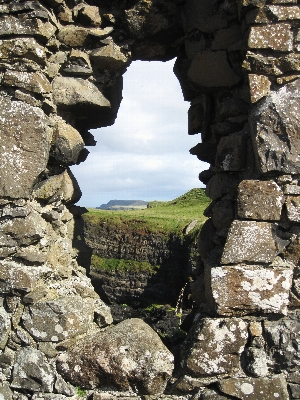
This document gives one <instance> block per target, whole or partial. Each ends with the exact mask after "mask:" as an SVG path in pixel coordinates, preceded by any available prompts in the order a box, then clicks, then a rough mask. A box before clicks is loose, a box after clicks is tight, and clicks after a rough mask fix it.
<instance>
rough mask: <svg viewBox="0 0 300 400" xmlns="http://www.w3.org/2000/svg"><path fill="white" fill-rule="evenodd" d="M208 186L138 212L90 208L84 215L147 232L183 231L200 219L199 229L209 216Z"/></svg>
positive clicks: (95, 221)
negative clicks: (192, 222)
mask: <svg viewBox="0 0 300 400" xmlns="http://www.w3.org/2000/svg"><path fill="white" fill-rule="evenodd" d="M209 202H210V200H209V198H208V197H206V195H205V191H204V189H200V188H196V189H192V190H190V191H189V192H187V193H185V194H184V195H182V196H180V197H178V198H176V199H174V200H171V201H166V202H163V201H153V202H151V203H149V205H148V208H147V209H144V210H134V211H123V210H119V211H110V210H99V209H89V212H88V213H86V214H85V215H84V219H85V221H86V222H87V223H91V224H93V225H94V224H97V225H98V224H101V225H103V224H109V225H110V226H114V227H117V226H120V227H122V229H125V230H126V226H127V227H128V228H130V229H137V230H142V231H147V232H149V233H151V232H153V233H154V232H155V233H165V234H167V235H168V234H170V233H174V234H176V235H180V234H183V231H184V229H185V227H186V226H187V225H188V224H189V223H190V222H191V221H193V220H197V225H196V226H195V228H198V229H199V228H200V227H201V226H202V225H203V223H204V221H205V219H206V218H205V217H204V216H203V211H204V210H205V208H206V207H207V206H208V205H209Z"/></svg>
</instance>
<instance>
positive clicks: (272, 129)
mask: <svg viewBox="0 0 300 400" xmlns="http://www.w3.org/2000/svg"><path fill="white" fill-rule="evenodd" d="M299 85H300V81H299V80H296V81H295V82H292V83H288V84H287V85H285V86H284V87H283V88H280V89H278V90H277V91H272V92H271V94H270V96H269V97H268V98H267V99H265V100H263V102H262V103H259V105H257V106H255V107H254V108H253V111H252V113H251V116H250V127H251V132H252V138H253V143H254V149H255V155H256V159H257V163H258V166H259V169H260V171H261V172H262V173H267V172H272V171H279V172H281V173H293V174H296V173H299V171H300V169H299V165H300V159H299V138H298V136H299V135H298V126H299V122H298V119H299V102H298V92H299Z"/></svg>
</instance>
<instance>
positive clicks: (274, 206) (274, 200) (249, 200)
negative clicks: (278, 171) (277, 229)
mask: <svg viewBox="0 0 300 400" xmlns="http://www.w3.org/2000/svg"><path fill="white" fill-rule="evenodd" d="M283 202H284V196H283V193H282V191H281V189H280V188H279V186H278V185H277V184H276V183H275V182H274V181H257V180H252V181H242V182H241V183H240V185H239V188H238V199H237V206H238V216H239V218H246V219H253V220H259V221H279V220H280V216H281V210H282V205H283Z"/></svg>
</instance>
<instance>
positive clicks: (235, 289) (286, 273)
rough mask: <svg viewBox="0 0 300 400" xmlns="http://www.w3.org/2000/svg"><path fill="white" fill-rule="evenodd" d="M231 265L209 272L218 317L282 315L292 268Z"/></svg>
mask: <svg viewBox="0 0 300 400" xmlns="http://www.w3.org/2000/svg"><path fill="white" fill-rule="evenodd" d="M292 266H293V265H292V264H291V267H273V268H266V267H264V266H261V265H244V264H241V265H235V266H221V267H213V268H212V269H211V272H210V273H211V288H206V290H211V292H212V296H213V299H214V301H215V304H216V309H217V312H218V314H219V315H246V314H252V313H266V314H268V313H274V314H286V313H287V306H288V304H289V291H290V288H291V286H292V277H293V268H292Z"/></svg>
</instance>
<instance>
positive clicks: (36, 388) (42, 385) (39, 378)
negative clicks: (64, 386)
mask: <svg viewBox="0 0 300 400" xmlns="http://www.w3.org/2000/svg"><path fill="white" fill-rule="evenodd" d="M54 378H55V376H54V373H53V370H52V368H51V367H50V365H49V364H48V363H47V362H46V360H45V357H44V355H43V353H42V352H40V351H39V350H36V349H33V348H30V347H25V348H21V349H20V350H18V351H17V353H16V359H15V365H14V369H13V376H12V383H11V387H13V388H15V389H28V390H31V391H33V392H52V391H53V384H54Z"/></svg>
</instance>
